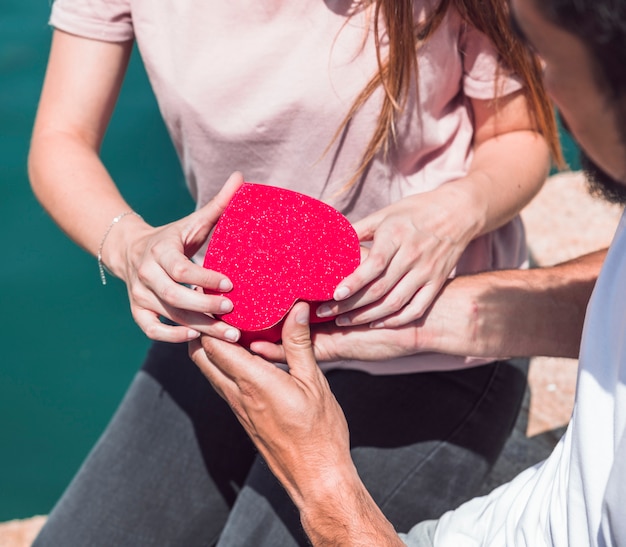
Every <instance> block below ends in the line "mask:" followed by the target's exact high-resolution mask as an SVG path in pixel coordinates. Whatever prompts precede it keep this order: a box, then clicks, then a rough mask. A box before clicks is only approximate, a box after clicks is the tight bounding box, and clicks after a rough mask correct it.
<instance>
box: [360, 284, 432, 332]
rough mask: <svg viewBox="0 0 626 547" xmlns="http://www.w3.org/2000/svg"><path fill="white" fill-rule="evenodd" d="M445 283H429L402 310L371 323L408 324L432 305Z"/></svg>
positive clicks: (374, 324)
mask: <svg viewBox="0 0 626 547" xmlns="http://www.w3.org/2000/svg"><path fill="white" fill-rule="evenodd" d="M442 286H443V284H441V285H439V284H434V283H428V284H426V285H424V287H422V289H420V291H419V292H418V293H417V294H416V295H415V296H414V297H413V299H412V300H411V302H409V303H408V304H407V305H406V306H405V307H404V308H403V309H402V310H400V311H399V312H398V313H396V314H392V315H390V316H388V317H385V318H384V319H383V320H377V321H374V322H373V323H372V324H370V327H372V328H383V327H387V328H397V327H403V326H405V325H408V324H409V323H411V322H413V321H415V320H416V319H419V318H420V317H422V316H423V315H424V314H425V313H426V311H427V310H428V308H429V307H430V305H431V304H432V303H433V301H434V300H435V298H436V297H437V295H438V294H439V291H440V290H441V287H442Z"/></svg>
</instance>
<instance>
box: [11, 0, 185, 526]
mask: <svg viewBox="0 0 626 547" xmlns="http://www.w3.org/2000/svg"><path fill="white" fill-rule="evenodd" d="M49 10H50V2H49V1H48V0H2V4H1V6H0V192H1V194H0V212H1V217H0V218H1V220H0V242H1V252H2V263H1V266H0V306H1V310H2V319H1V321H2V325H1V329H0V348H1V349H0V352H1V353H0V521H4V520H8V519H12V518H17V517H26V516H31V515H34V514H41V513H47V512H48V511H49V509H50V507H51V505H52V504H53V503H54V501H55V500H56V499H57V498H58V497H59V495H60V494H61V492H62V491H63V488H64V487H65V486H66V485H67V483H68V482H69V480H70V479H71V477H72V476H73V474H74V472H75V471H76V470H77V468H78V466H79V465H80V463H81V461H82V460H83V458H84V457H85V455H86V453H87V452H88V450H89V449H90V447H91V446H92V445H93V444H94V442H95V441H96V439H97V437H98V435H99V433H100V432H101V431H102V429H103V428H104V427H105V425H106V423H107V421H108V419H109V418H110V416H111V414H112V413H113V411H114V410H115V407H116V406H117V403H118V402H119V400H120V398H121V397H122V395H123V393H124V390H125V388H126V386H127V385H128V383H129V382H130V380H131V378H132V376H133V375H134V373H135V371H136V369H137V368H138V367H139V365H140V363H141V359H142V356H143V353H144V351H145V349H146V347H147V345H148V342H147V340H146V339H145V337H144V335H143V334H142V332H141V331H140V330H139V328H138V327H136V326H135V324H134V322H133V321H132V318H131V316H130V312H129V309H128V301H127V297H126V292H125V287H124V285H123V284H122V283H121V282H120V281H119V280H110V282H109V284H108V285H107V286H106V287H103V286H102V285H101V284H100V279H99V274H98V268H97V265H96V261H95V260H94V259H93V258H92V257H91V256H90V255H88V254H87V253H85V252H84V251H82V250H81V249H79V248H78V247H77V246H76V245H74V244H73V243H72V242H71V241H70V240H69V239H68V238H67V237H66V236H65V235H64V234H63V233H62V232H61V231H60V230H59V229H58V228H57V227H56V225H55V224H54V223H53V222H52V221H51V220H50V218H49V217H48V216H47V214H46V213H45V212H44V211H43V210H42V208H41V207H40V205H39V204H38V203H37V201H36V200H35V198H34V197H33V195H32V193H31V190H30V187H29V184H28V179H27V174H26V157H27V152H28V141H29V138H30V132H31V128H32V123H33V119H34V115H35V109H36V106H37V101H38V97H39V92H40V87H41V83H42V81H43V76H44V70H45V64H46V61H47V56H48V51H49V42H50V37H51V30H50V29H49V27H48V25H47V20H48V14H49ZM103 156H104V158H105V162H106V164H107V165H108V167H109V170H110V171H111V173H112V175H113V177H114V179H115V180H117V181H118V183H119V184H120V186H121V188H122V191H123V193H124V195H125V196H126V197H127V198H128V199H129V201H130V203H131V205H133V206H134V207H135V208H136V209H137V210H138V211H139V212H140V213H141V214H142V215H143V216H144V217H145V218H146V219H147V220H148V221H149V222H151V223H155V224H163V223H165V222H169V221H171V220H174V219H176V218H180V217H181V216H183V215H185V214H187V213H188V212H190V211H191V210H192V205H193V204H192V201H191V199H190V197H189V195H188V193H187V190H186V188H185V186H184V181H183V176H182V174H181V170H180V168H179V165H178V160H177V158H176V156H175V153H174V151H173V147H172V145H171V143H170V141H169V137H168V136H167V134H166V132H165V129H164V127H163V123H162V122H161V119H160V116H159V112H158V109H157V107H156V103H155V100H154V98H153V95H152V92H151V90H150V88H149V85H148V83H147V80H146V76H145V74H144V72H143V67H142V66H141V63H140V62H139V61H138V56H137V55H136V54H135V56H134V58H133V61H132V63H131V67H130V71H129V73H128V76H127V78H126V82H125V85H124V89H123V91H122V95H121V97H120V101H119V104H118V108H117V109H116V112H115V115H114V118H113V120H112V124H111V127H110V129H109V131H108V133H107V138H106V140H105V143H104V147H103Z"/></svg>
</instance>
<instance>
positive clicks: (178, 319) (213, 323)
mask: <svg viewBox="0 0 626 547" xmlns="http://www.w3.org/2000/svg"><path fill="white" fill-rule="evenodd" d="M161 315H163V316H164V317H167V318H168V319H170V320H172V321H174V322H175V323H178V324H180V325H184V326H187V327H189V328H191V329H193V330H196V331H198V332H200V333H202V334H207V335H208V336H212V337H213V338H218V339H220V340H224V341H225V342H237V341H239V338H241V331H240V330H239V329H237V328H236V327H233V326H232V325H229V324H228V323H226V322H225V321H221V320H219V319H215V318H213V317H209V316H208V315H206V314H203V313H193V312H189V311H187V310H181V309H176V308H169V307H167V306H164V312H163V313H162V314H161Z"/></svg>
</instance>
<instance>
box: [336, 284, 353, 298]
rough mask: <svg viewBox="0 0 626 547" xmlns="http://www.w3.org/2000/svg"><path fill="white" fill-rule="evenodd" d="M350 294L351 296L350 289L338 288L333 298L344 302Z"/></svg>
mask: <svg viewBox="0 0 626 547" xmlns="http://www.w3.org/2000/svg"><path fill="white" fill-rule="evenodd" d="M349 294H350V289H349V288H348V287H337V289H336V290H335V294H334V295H333V298H334V299H335V300H343V299H344V298H346V297H347V296H348V295H349Z"/></svg>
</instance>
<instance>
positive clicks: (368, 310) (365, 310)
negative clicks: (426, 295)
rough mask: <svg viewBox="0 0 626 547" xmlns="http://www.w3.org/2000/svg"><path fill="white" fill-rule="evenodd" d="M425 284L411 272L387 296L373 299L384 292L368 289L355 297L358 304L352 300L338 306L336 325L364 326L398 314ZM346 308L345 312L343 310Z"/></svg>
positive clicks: (392, 287)
mask: <svg viewBox="0 0 626 547" xmlns="http://www.w3.org/2000/svg"><path fill="white" fill-rule="evenodd" d="M423 283H425V281H424V280H422V278H421V277H420V276H418V275H417V274H416V273H415V272H409V274H407V275H405V276H404V277H403V278H402V279H400V280H399V281H398V282H397V283H396V284H395V285H393V286H391V288H390V289H389V292H388V293H387V294H383V295H382V296H380V297H379V298H372V296H377V295H378V294H379V293H380V292H382V291H381V290H380V289H376V288H375V287H371V288H368V289H367V290H366V292H365V293H364V294H362V295H361V294H358V295H355V299H356V300H357V301H356V302H354V303H353V302H352V301H351V299H350V300H349V301H345V302H341V303H339V304H338V308H339V315H338V317H337V318H336V319H335V324H337V325H339V326H342V327H345V326H348V325H364V324H368V323H371V322H372V321H377V320H380V319H382V318H385V317H387V316H389V315H391V314H394V313H397V312H399V311H400V310H401V309H403V308H404V306H406V304H407V303H408V302H410V301H411V299H412V298H413V297H414V295H415V293H416V292H417V291H419V290H420V289H421V286H422V284H423ZM376 284H378V281H377V282H376ZM381 285H382V284H381ZM357 297H358V298H357ZM363 304H365V305H363ZM344 306H345V309H346V311H345V312H344V311H343V309H342V308H343V307H344ZM357 306H358V307H357Z"/></svg>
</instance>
